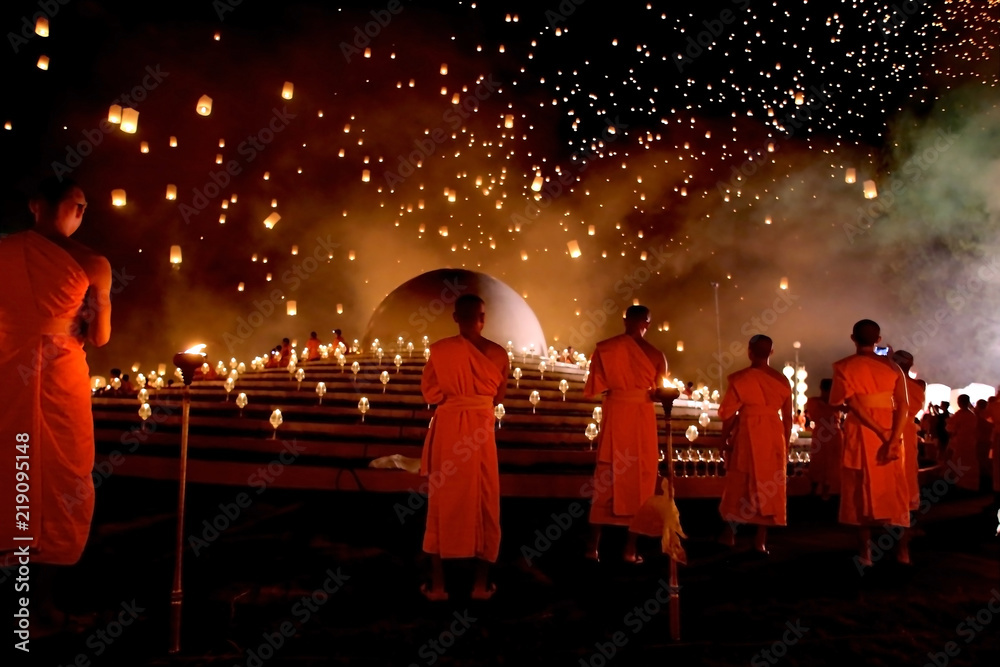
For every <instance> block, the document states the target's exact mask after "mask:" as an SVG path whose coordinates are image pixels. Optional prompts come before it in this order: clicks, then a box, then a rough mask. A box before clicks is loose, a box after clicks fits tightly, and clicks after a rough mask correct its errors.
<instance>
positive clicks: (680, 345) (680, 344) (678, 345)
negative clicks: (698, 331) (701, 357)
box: [677, 340, 684, 352]
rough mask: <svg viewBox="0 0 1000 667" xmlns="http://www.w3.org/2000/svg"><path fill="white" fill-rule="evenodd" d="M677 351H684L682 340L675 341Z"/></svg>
mask: <svg viewBox="0 0 1000 667" xmlns="http://www.w3.org/2000/svg"><path fill="white" fill-rule="evenodd" d="M677 351H678V352H683V351H684V341H682V340H679V341H677Z"/></svg>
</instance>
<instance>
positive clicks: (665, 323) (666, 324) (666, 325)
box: [663, 320, 670, 331]
mask: <svg viewBox="0 0 1000 667" xmlns="http://www.w3.org/2000/svg"><path fill="white" fill-rule="evenodd" d="M663 331H670V322H668V321H666V320H663Z"/></svg>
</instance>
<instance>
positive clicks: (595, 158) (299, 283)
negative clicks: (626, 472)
mask: <svg viewBox="0 0 1000 667" xmlns="http://www.w3.org/2000/svg"><path fill="white" fill-rule="evenodd" d="M40 7H41V9H40ZM53 8H57V11H52V9H53ZM42 12H45V13H47V15H48V19H49V31H50V34H49V36H47V37H42V36H39V35H37V34H35V33H34V27H35V18H36V17H37V16H39V15H41V14H42ZM373 12H374V13H373ZM0 25H2V27H3V29H4V33H5V35H6V37H5V40H6V45H5V47H4V51H3V57H2V65H0V67H2V70H0V71H2V75H3V86H4V89H5V90H6V91H7V93H6V94H5V95H3V97H2V98H0V122H4V123H9V125H8V126H7V127H8V128H9V129H6V130H4V131H0V150H2V152H3V157H4V159H3V160H2V162H3V169H4V176H5V178H4V179H3V187H4V196H3V202H4V204H3V206H4V207H3V220H2V222H3V225H4V229H5V231H12V230H15V229H20V228H23V227H25V226H27V225H29V224H30V218H29V215H28V211H27V204H26V198H27V194H28V193H29V192H30V190H31V188H32V187H33V185H34V184H35V183H37V181H38V180H39V179H40V178H42V177H43V176H45V175H46V174H47V173H51V172H52V171H53V170H55V171H56V172H57V173H59V174H65V175H69V176H71V177H72V178H74V179H76V180H77V181H79V182H80V184H81V185H82V187H83V188H84V190H85V192H86V194H87V197H88V200H89V202H90V206H89V208H88V210H87V213H86V214H85V217H84V224H83V227H82V228H81V230H80V231H79V232H78V233H77V236H76V238H78V239H79V240H80V241H82V242H83V243H85V244H87V245H89V246H91V247H92V248H94V249H95V250H97V251H99V252H101V253H103V254H104V255H106V256H107V257H108V258H109V260H110V261H111V264H112V267H113V268H114V270H115V272H116V273H115V283H114V287H113V292H114V295H113V315H112V325H113V329H112V338H111V342H110V343H109V344H108V345H107V346H106V347H105V348H102V349H99V350H95V349H90V348H88V358H89V360H90V364H91V370H92V373H94V374H106V373H107V368H109V367H110V366H120V367H122V368H129V367H131V366H132V365H133V363H136V362H138V363H139V364H140V365H141V368H142V370H144V371H148V370H149V369H150V368H155V366H156V364H158V363H161V362H167V361H169V359H170V356H171V355H172V354H173V353H174V352H176V351H178V350H182V349H185V348H186V347H189V346H190V345H192V344H194V343H199V342H204V343H207V344H208V346H209V347H208V350H207V351H208V354H209V358H210V359H213V360H215V359H220V358H221V359H226V360H228V359H229V358H230V357H231V356H235V357H237V358H238V359H240V360H242V361H249V360H250V359H251V358H253V357H254V356H257V355H260V354H263V353H264V352H266V350H268V349H270V348H271V347H272V346H273V345H274V344H275V343H276V342H277V341H278V340H280V338H281V337H282V336H289V337H291V338H296V339H298V341H299V344H300V345H301V344H302V343H304V341H305V339H306V338H308V334H309V331H310V330H317V331H319V332H320V336H321V337H322V338H324V339H325V338H326V337H327V336H329V332H330V331H331V329H333V328H335V327H339V328H342V329H343V330H344V336H345V338H347V339H348V340H351V339H353V338H356V337H357V338H359V337H361V335H362V333H363V332H364V330H365V327H366V324H367V322H368V318H369V316H370V315H371V313H372V312H373V310H374V309H375V307H376V306H377V305H378V303H379V301H380V300H381V299H382V298H383V297H384V296H385V295H386V294H387V293H388V292H389V291H391V290H392V289H393V288H395V287H396V286H397V285H399V284H400V283H402V282H404V281H406V280H408V279H409V278H412V277H414V276H416V275H418V274H419V273H422V272H424V271H429V270H432V269H437V268H442V267H465V268H469V269H474V270H479V271H483V272H486V273H489V274H491V275H493V276H495V277H497V278H499V279H501V280H503V281H505V282H506V283H507V284H509V285H510V286H511V287H513V288H514V289H515V290H517V291H518V292H520V293H522V295H524V296H525V297H526V298H527V300H528V303H529V304H531V306H532V307H533V308H534V310H535V312H536V314H537V315H538V317H539V320H540V321H541V323H542V326H543V328H544V330H545V333H546V336H547V337H548V339H549V343H550V344H554V345H557V346H558V347H560V348H561V347H564V346H565V345H567V344H572V345H573V346H574V347H576V348H578V349H580V350H582V351H584V352H587V353H589V352H590V351H591V350H592V349H593V344H594V342H595V341H596V340H598V339H599V338H601V337H604V336H607V335H613V334H615V333H618V332H619V331H620V322H619V320H618V317H619V316H620V312H621V311H622V310H624V308H626V307H627V306H628V305H630V304H631V303H632V302H633V300H635V299H637V300H639V301H640V302H642V303H644V304H647V305H649V306H650V307H651V309H652V311H653V321H654V323H655V325H656V326H654V327H653V328H652V329H651V330H650V332H649V334H648V336H647V338H648V340H650V341H651V342H653V343H654V344H655V345H657V346H658V347H660V348H661V349H662V350H664V352H665V353H666V354H667V358H668V361H669V363H670V366H671V370H672V372H673V374H674V375H675V376H677V377H680V378H683V379H686V380H687V379H690V380H695V381H705V382H708V383H709V384H712V385H713V386H718V381H717V379H716V378H718V373H719V365H718V364H717V363H716V360H715V359H714V358H713V355H715V353H716V349H717V346H719V345H720V343H721V348H722V350H723V358H722V362H723V364H722V369H723V370H724V372H725V373H730V372H733V371H735V370H737V369H738V368H740V367H742V366H744V365H745V357H744V355H743V353H742V352H739V353H738V354H737V355H736V358H735V359H733V358H732V357H731V356H730V354H729V353H730V352H731V351H733V350H737V351H738V350H741V349H745V343H746V339H747V337H748V336H750V335H752V334H754V333H767V334H768V335H770V336H772V337H773V338H774V340H775V343H776V352H775V357H774V358H773V361H772V363H773V365H776V366H779V367H780V366H781V365H782V364H783V363H784V362H785V361H787V360H791V359H792V358H793V354H794V350H793V346H792V343H793V341H800V342H801V350H800V358H801V360H802V361H804V362H805V363H806V365H807V368H808V369H809V371H810V380H811V382H810V384H811V385H812V386H813V387H815V386H816V385H817V384H818V378H820V377H823V376H824V375H827V374H828V373H829V370H828V369H829V365H830V363H831V362H832V361H834V360H836V359H838V358H840V357H843V356H846V355H847V354H849V353H850V352H852V351H853V349H852V346H851V343H850V340H849V333H850V328H851V325H852V324H853V323H854V322H855V321H856V320H858V319H860V318H863V317H870V318H873V319H875V320H877V321H879V322H880V323H881V324H882V325H883V335H884V339H885V341H886V342H887V343H889V344H891V345H893V346H894V347H896V348H902V347H905V348H907V349H909V350H910V351H911V352H913V353H914V356H915V357H916V364H915V368H916V370H917V371H918V372H919V374H920V376H921V377H925V378H927V379H928V380H929V381H931V382H944V383H946V384H951V385H953V386H961V385H964V384H967V383H969V382H971V381H982V382H986V383H995V382H996V380H997V377H998V375H1000V363H998V351H1000V350H998V346H997V344H996V343H995V341H996V340H997V339H998V335H1000V315H998V313H1000V297H998V294H1000V292H998V290H997V286H998V285H1000V254H998V251H1000V237H998V231H1000V188H998V187H997V184H998V183H1000V110H998V107H997V103H998V100H1000V95H998V88H997V81H998V78H1000V49H998V40H1000V36H998V35H1000V32H998V25H1000V3H998V2H985V1H983V2H933V1H932V2H911V3H890V2H864V1H860V0H859V1H857V2H818V1H813V2H802V1H791V0H790V1H788V2H781V3H778V2H774V3H761V2H756V1H752V0H751V1H748V0H739V1H728V0H727V1H725V2H698V3H667V2H658V3H653V2H650V3H645V2H615V3H607V2H598V1H597V0H586V1H584V2H579V3H573V2H571V1H570V0H565V1H564V2H562V3H561V4H560V3H557V2H551V3H534V2H523V3H518V2H510V3H483V2H479V3H469V2H451V3H446V2H437V3H433V4H430V3H417V2H392V3H372V4H367V5H356V4H351V3H348V4H344V3H341V4H339V5H334V4H333V3H329V4H327V3H319V2H316V3H303V2H285V3H270V2H254V1H252V0H244V1H243V2H240V3H238V4H233V3H230V2H225V1H224V0H220V1H217V2H207V1H206V2H199V3H197V4H194V3H192V4H191V5H190V6H189V5H188V3H157V2H150V3H124V2H122V3H115V2H84V1H81V0H69V1H68V2H67V3H66V4H64V5H63V4H59V2H58V1H57V0H51V2H49V3H46V2H45V1H44V0H43V1H42V2H41V3H38V2H35V3H29V2H14V3H7V5H6V6H5V7H4V9H3V10H2V22H0ZM25 26H27V27H25ZM22 31H23V32H22ZM366 31H367V34H366ZM43 55H44V56H47V57H48V69H46V70H43V69H40V68H39V67H38V63H39V58H40V56H43ZM286 82H289V83H291V84H292V86H293V88H292V90H291V91H290V92H291V96H290V99H286V98H285V97H287V95H286V96H285V97H283V94H282V93H283V90H284V88H286ZM124 96H127V99H126V97H124ZM202 96H208V97H210V98H211V104H212V107H211V112H210V113H209V115H200V114H199V113H198V110H197V109H196V106H197V105H198V103H199V99H200V98H201V97H202ZM116 102H117V103H118V104H120V105H121V106H123V107H131V108H132V109H134V110H136V111H138V112H139V116H138V124H137V128H136V131H135V132H134V133H126V132H124V131H122V129H121V126H120V125H115V124H110V123H108V122H107V121H108V117H109V107H111V105H112V104H115V103H116ZM171 137H175V138H176V141H177V145H176V147H171V146H170V141H171ZM144 145H147V146H148V152H145V153H144V152H142V147H143V146H144ZM219 161H221V163H219ZM849 170H854V171H853V174H854V182H853V183H850V182H847V181H848V180H850V179H849V178H848V176H849V173H852V172H849ZM866 181H873V182H874V185H875V188H876V189H877V194H878V196H877V198H874V199H867V198H866V196H865V182H866ZM171 185H172V186H174V187H175V188H176V198H175V199H168V198H167V193H168V187H169V186H171ZM115 189H123V190H125V192H126V202H125V205H124V206H113V205H112V191H113V190H115ZM273 213H277V214H278V215H280V220H279V221H278V222H277V223H276V224H275V225H274V226H273V228H271V229H269V228H267V226H266V225H265V223H264V221H265V219H266V218H268V216H269V215H271V214H273ZM174 245H177V246H180V248H181V251H182V262H181V263H180V264H179V265H178V266H177V267H171V263H170V254H171V253H170V248H171V246H174ZM577 247H578V248H579V257H573V256H572V254H575V253H571V250H574V249H575V248H577ZM268 276H270V277H271V279H270V281H269V280H268ZM713 282H716V283H718V285H719V286H718V299H719V313H720V317H719V321H720V325H721V326H720V331H721V335H720V338H721V340H717V336H716V317H715V303H714V289H713V287H712V283H713ZM240 285H243V290H242V291H240V289H239V286H240ZM782 285H786V286H787V289H782V288H781V286H782ZM287 300H295V301H296V304H297V311H298V314H297V315H295V316H294V317H292V316H289V315H287V314H286V306H285V301H287ZM338 304H340V305H342V310H343V312H342V313H338ZM488 305H489V304H487V307H488ZM606 306H607V307H606ZM611 311H613V313H612V314H611V315H610V316H609V315H608V314H607V312H611ZM253 313H259V314H260V315H261V317H255V318H254V321H257V322H260V321H262V322H263V323H262V324H261V325H260V326H258V327H251V329H252V331H250V330H248V329H247V328H244V327H241V322H245V321H248V319H249V318H250V316H251V315H252V314H253ZM664 325H667V330H663V329H664V328H665V326H664ZM248 333H249V335H246V334H248ZM384 335H385V337H393V338H394V332H385V334H384ZM679 341H683V351H678V345H679ZM503 342H504V341H501V343H503ZM713 379H715V380H714V381H713ZM810 393H814V392H813V391H810Z"/></svg>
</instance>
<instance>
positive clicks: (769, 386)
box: [719, 367, 792, 526]
mask: <svg viewBox="0 0 1000 667" xmlns="http://www.w3.org/2000/svg"><path fill="white" fill-rule="evenodd" d="M791 396H792V389H791V386H790V385H789V383H788V380H786V379H785V377H784V376H782V375H780V374H772V373H768V372H767V371H765V370H762V369H757V368H752V367H751V368H744V369H743V370H741V371H737V372H735V373H733V374H732V375H730V376H729V386H728V388H727V389H726V395H725V396H723V398H722V403H721V404H720V405H719V419H721V420H723V421H726V420H729V419H732V418H733V417H735V416H737V415H739V423H738V424H737V426H736V430H735V433H734V443H733V450H732V453H731V454H730V455H729V461H728V462H727V465H726V486H725V489H724V490H723V492H722V502H720V503H719V513H720V514H721V515H722V518H723V519H725V520H726V521H731V522H738V523H755V524H760V525H764V526H784V525H786V523H787V521H786V517H785V505H786V490H785V478H786V469H787V465H788V441H787V440H786V437H785V426H784V423H783V422H782V417H781V415H780V414H779V411H780V410H781V408H782V406H784V405H786V404H788V405H790V403H789V401H790V400H791Z"/></svg>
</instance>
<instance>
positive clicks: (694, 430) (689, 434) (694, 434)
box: [684, 424, 698, 442]
mask: <svg viewBox="0 0 1000 667" xmlns="http://www.w3.org/2000/svg"><path fill="white" fill-rule="evenodd" d="M684 437H685V438H687V439H688V441H689V442H694V441H695V440H697V439H698V427H697V426H695V425H694V424H691V425H690V426H688V427H687V430H686V431H684Z"/></svg>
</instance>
